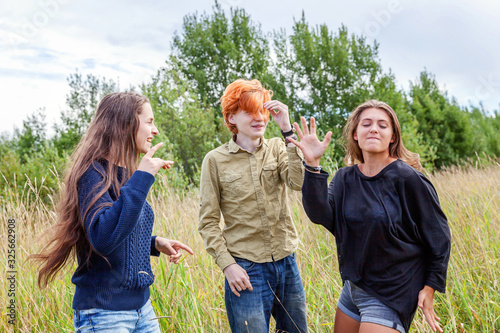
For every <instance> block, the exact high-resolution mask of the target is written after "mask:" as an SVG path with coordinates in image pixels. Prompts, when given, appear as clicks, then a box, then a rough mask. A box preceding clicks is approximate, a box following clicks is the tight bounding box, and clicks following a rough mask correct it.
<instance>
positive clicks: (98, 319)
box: [73, 300, 160, 333]
mask: <svg viewBox="0 0 500 333" xmlns="http://www.w3.org/2000/svg"><path fill="white" fill-rule="evenodd" d="M73 321H74V324H75V332H77V333H80V332H81V333H86V332H102V333H128V332H141V333H142V332H147V333H160V325H159V323H158V319H156V315H155V312H154V310H153V307H152V306H151V301H149V300H148V301H147V302H146V304H144V306H143V307H142V308H140V309H137V310H125V311H113V310H103V309H88V310H73Z"/></svg>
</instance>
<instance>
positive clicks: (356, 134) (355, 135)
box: [352, 132, 358, 141]
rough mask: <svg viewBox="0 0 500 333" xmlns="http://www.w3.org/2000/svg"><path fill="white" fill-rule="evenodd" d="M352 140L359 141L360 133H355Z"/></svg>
mask: <svg viewBox="0 0 500 333" xmlns="http://www.w3.org/2000/svg"><path fill="white" fill-rule="evenodd" d="M352 138H353V139H354V141H358V133H357V132H354V134H353V135H352Z"/></svg>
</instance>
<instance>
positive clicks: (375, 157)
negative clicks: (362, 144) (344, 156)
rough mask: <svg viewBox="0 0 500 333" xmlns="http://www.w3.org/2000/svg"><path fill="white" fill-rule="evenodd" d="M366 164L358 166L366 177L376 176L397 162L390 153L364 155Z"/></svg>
mask: <svg viewBox="0 0 500 333" xmlns="http://www.w3.org/2000/svg"><path fill="white" fill-rule="evenodd" d="M363 159H364V160H365V161H364V163H361V164H360V165H358V168H359V170H360V171H361V172H362V173H363V174H364V175H366V176H369V177H371V176H375V175H376V174H378V173H379V172H380V171H382V169H383V168H385V167H386V166H388V165H389V164H391V163H392V162H394V161H395V160H397V159H396V158H394V157H391V156H389V153H388V152H386V153H383V154H365V153H363Z"/></svg>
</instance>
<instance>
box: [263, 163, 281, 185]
mask: <svg viewBox="0 0 500 333" xmlns="http://www.w3.org/2000/svg"><path fill="white" fill-rule="evenodd" d="M262 177H263V178H264V179H263V180H264V181H265V182H266V184H268V185H271V186H276V185H278V184H279V183H280V176H279V173H278V163H276V162H274V163H269V164H266V165H264V166H263V167H262Z"/></svg>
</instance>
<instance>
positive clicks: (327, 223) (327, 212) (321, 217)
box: [302, 171, 334, 232]
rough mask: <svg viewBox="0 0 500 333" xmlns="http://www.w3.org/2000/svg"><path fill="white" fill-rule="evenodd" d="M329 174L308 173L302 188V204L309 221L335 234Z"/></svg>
mask: <svg viewBox="0 0 500 333" xmlns="http://www.w3.org/2000/svg"><path fill="white" fill-rule="evenodd" d="M327 180H328V173H326V172H322V173H320V174H313V173H310V172H307V171H306V174H305V177H304V184H303V186H302V203H303V206H304V210H305V212H306V214H307V216H308V217H309V219H310V220H311V221H312V222H314V223H316V224H321V225H323V226H324V227H325V228H327V229H328V230H330V231H331V232H333V227H332V223H333V217H334V216H333V208H332V206H331V204H330V202H329V197H328V186H327Z"/></svg>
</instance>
